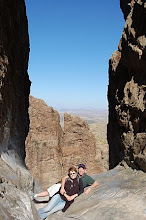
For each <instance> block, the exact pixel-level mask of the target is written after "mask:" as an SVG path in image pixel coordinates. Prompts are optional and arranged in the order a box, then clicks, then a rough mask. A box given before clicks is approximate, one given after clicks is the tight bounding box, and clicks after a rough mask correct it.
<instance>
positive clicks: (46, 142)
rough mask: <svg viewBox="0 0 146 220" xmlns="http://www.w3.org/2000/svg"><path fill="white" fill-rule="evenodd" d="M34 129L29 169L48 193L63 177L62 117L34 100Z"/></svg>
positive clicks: (29, 142) (29, 140) (31, 109)
mask: <svg viewBox="0 0 146 220" xmlns="http://www.w3.org/2000/svg"><path fill="white" fill-rule="evenodd" d="M29 115H30V128H29V134H28V136H27V139H26V160H25V161H26V165H27V167H28V169H29V170H30V172H31V173H32V175H33V176H34V178H35V179H36V180H37V181H38V182H39V183H40V184H41V186H42V187H43V188H44V189H46V188H48V187H49V186H50V185H52V184H54V183H55V182H57V181H60V179H61V174H62V153H61V143H62V138H63V131H62V128H61V126H60V116H59V114H58V113H57V112H56V111H55V110H54V109H53V108H51V107H49V106H47V105H46V103H45V102H44V101H43V100H41V99H36V98H34V97H32V96H30V106H29Z"/></svg>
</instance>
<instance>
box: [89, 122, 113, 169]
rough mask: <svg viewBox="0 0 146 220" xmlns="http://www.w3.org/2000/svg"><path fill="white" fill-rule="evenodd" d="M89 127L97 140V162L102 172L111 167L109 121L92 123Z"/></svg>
mask: <svg viewBox="0 0 146 220" xmlns="http://www.w3.org/2000/svg"><path fill="white" fill-rule="evenodd" d="M89 128H90V130H91V132H92V133H93V134H94V136H95V140H96V162H97V165H98V167H100V168H101V170H102V172H104V171H106V170H108V169H109V146H108V143H107V122H106V121H101V122H98V123H94V124H90V125H89Z"/></svg>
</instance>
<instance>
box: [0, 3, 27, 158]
mask: <svg viewBox="0 0 146 220" xmlns="http://www.w3.org/2000/svg"><path fill="white" fill-rule="evenodd" d="M0 11H1V17H0V24H1V31H0V150H1V151H3V152H4V151H7V152H9V154H10V153H11V154H13V153H14V154H15V153H16V154H17V155H19V157H20V158H21V159H22V160H24V158H25V137H26V136H27V133H28V125H29V118H28V96H29V90H30V89H29V88H30V81H29V77H28V73H27V67H28V56H29V37H28V25H27V18H26V11H25V4H24V1H22V0H21V1H18V0H15V1H11V0H7V1H4V0H2V1H1V3H0ZM22 124H23V125H24V126H21V125H22Z"/></svg>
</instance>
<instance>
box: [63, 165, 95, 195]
mask: <svg viewBox="0 0 146 220" xmlns="http://www.w3.org/2000/svg"><path fill="white" fill-rule="evenodd" d="M78 176H79V178H81V180H82V182H83V188H86V187H88V188H87V189H86V190H85V194H86V195H87V194H88V193H89V192H90V191H91V190H92V189H93V188H94V187H96V186H98V183H97V181H95V180H94V179H93V178H92V177H91V176H88V175H87V174H86V166H85V164H79V165H78ZM67 177H68V175H67V176H65V177H63V178H62V181H61V189H60V193H61V194H63V193H64V192H65V190H64V184H65V181H66V178H67Z"/></svg>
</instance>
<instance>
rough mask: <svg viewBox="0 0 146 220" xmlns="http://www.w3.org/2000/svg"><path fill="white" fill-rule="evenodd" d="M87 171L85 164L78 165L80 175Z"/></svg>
mask: <svg viewBox="0 0 146 220" xmlns="http://www.w3.org/2000/svg"><path fill="white" fill-rule="evenodd" d="M85 172H86V166H85V164H79V165H78V173H79V175H80V176H83V175H84V173H85Z"/></svg>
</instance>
